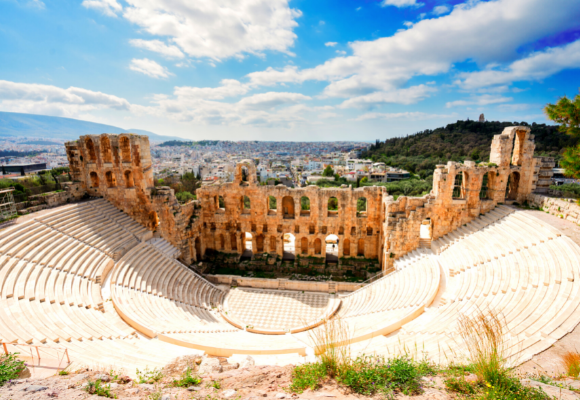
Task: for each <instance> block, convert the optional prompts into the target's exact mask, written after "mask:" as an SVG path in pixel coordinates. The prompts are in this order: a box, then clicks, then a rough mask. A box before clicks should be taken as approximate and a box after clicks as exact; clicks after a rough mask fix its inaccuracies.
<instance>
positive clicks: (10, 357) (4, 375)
mask: <svg viewBox="0 0 580 400" xmlns="http://www.w3.org/2000/svg"><path fill="white" fill-rule="evenodd" d="M17 355H18V353H8V354H3V353H2V354H0V386H3V385H4V384H5V383H6V382H8V381H10V380H12V379H16V378H18V374H20V372H21V371H24V369H25V368H26V364H25V363H24V361H21V360H19V359H18V358H17Z"/></svg>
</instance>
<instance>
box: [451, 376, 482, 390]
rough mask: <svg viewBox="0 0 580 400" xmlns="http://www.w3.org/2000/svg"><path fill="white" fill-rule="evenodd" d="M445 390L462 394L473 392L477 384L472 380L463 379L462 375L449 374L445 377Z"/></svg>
mask: <svg viewBox="0 0 580 400" xmlns="http://www.w3.org/2000/svg"><path fill="white" fill-rule="evenodd" d="M445 387H446V388H447V390H450V391H452V392H457V393H462V394H475V392H476V390H477V386H476V385H475V384H474V383H473V382H468V381H466V380H465V376H464V375H451V376H448V377H447V378H445Z"/></svg>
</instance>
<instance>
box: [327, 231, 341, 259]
mask: <svg viewBox="0 0 580 400" xmlns="http://www.w3.org/2000/svg"><path fill="white" fill-rule="evenodd" d="M338 242H339V239H338V236H336V235H333V234H331V235H328V236H327V237H326V239H325V240H324V243H325V247H326V262H327V263H333V264H337V263H338Z"/></svg>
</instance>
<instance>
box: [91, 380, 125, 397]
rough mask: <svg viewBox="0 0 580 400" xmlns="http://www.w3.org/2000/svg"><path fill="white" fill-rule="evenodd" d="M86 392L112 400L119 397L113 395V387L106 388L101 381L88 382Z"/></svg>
mask: <svg viewBox="0 0 580 400" xmlns="http://www.w3.org/2000/svg"><path fill="white" fill-rule="evenodd" d="M85 391H86V392H87V393H88V394H96V395H97V396H102V397H108V398H111V399H116V398H117V396H115V395H114V394H112V393H111V385H107V386H104V385H103V384H102V382H101V380H100V379H97V380H96V381H95V382H93V381H88V382H87V386H86V387H85Z"/></svg>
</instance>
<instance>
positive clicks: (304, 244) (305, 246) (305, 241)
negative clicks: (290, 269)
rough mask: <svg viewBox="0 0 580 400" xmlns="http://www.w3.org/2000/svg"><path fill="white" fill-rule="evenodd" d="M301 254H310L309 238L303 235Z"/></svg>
mask: <svg viewBox="0 0 580 400" xmlns="http://www.w3.org/2000/svg"><path fill="white" fill-rule="evenodd" d="M300 254H302V255H305V256H307V255H308V238H307V237H303V238H302V239H300Z"/></svg>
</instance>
